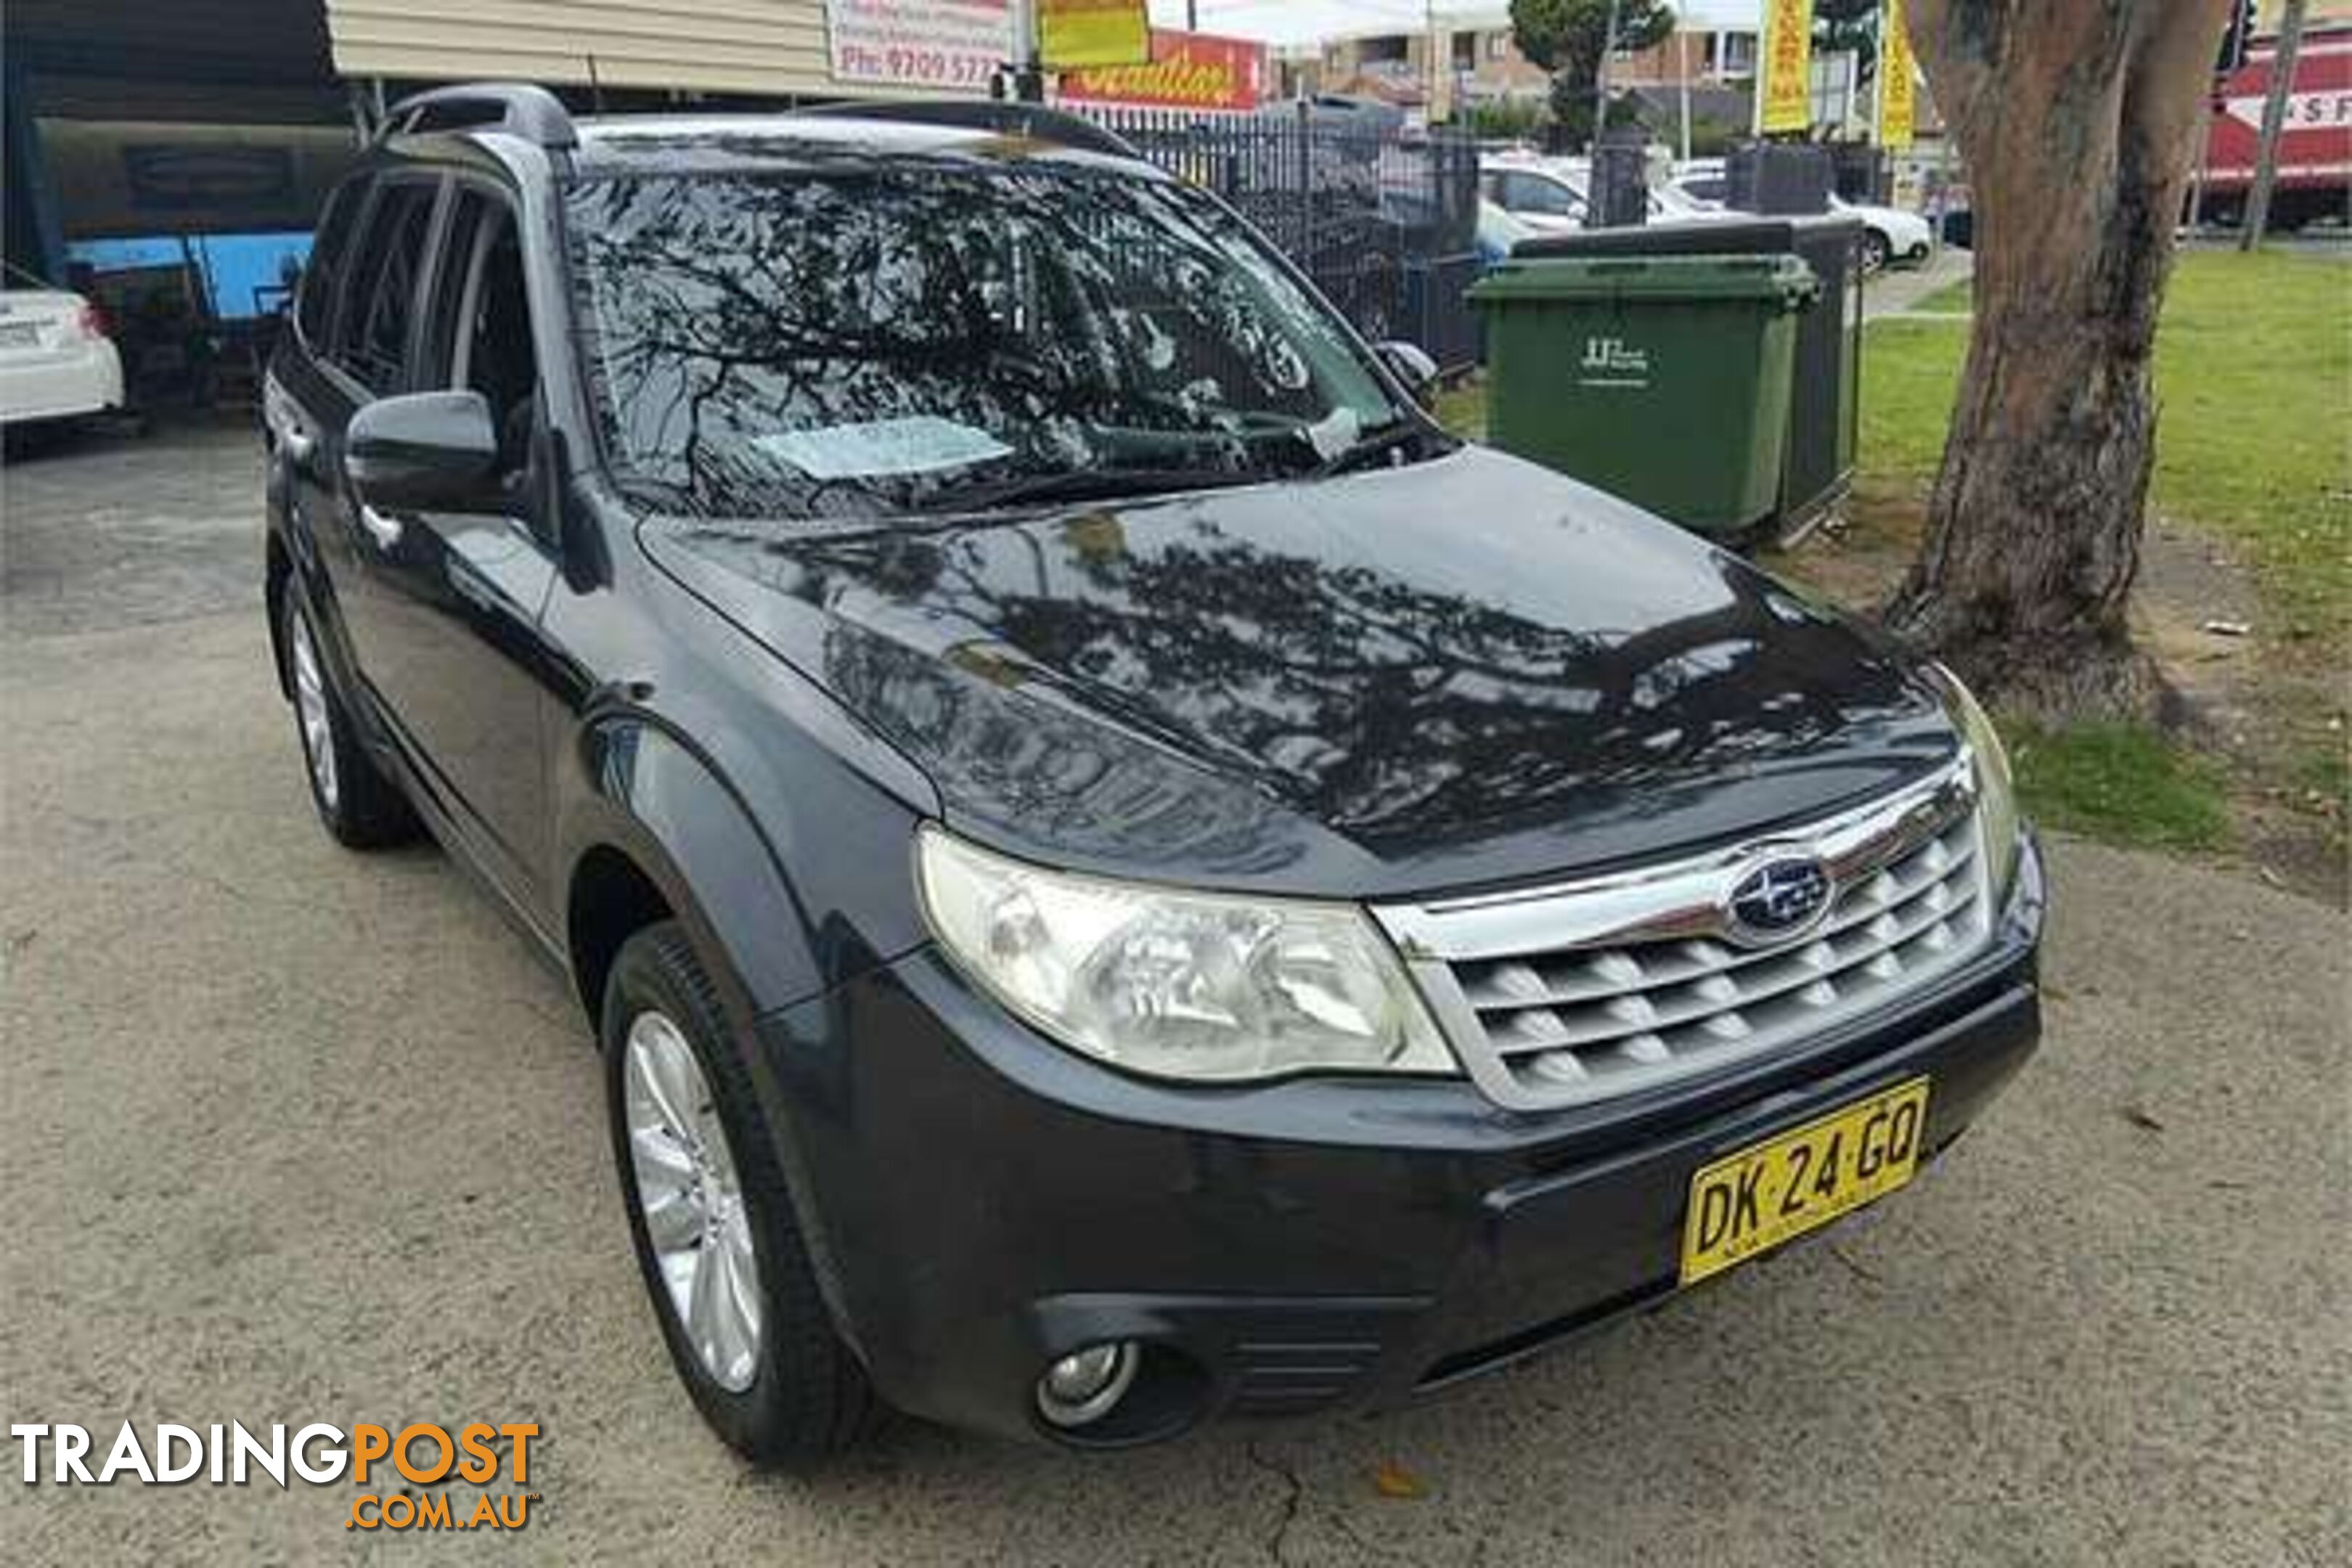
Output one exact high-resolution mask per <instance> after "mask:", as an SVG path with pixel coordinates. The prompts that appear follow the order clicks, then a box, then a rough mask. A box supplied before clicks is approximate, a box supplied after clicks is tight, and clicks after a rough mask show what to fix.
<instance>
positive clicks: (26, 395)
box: [0, 277, 122, 425]
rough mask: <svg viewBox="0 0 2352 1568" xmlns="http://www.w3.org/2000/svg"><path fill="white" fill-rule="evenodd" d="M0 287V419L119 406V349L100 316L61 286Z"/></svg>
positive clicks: (12, 282)
mask: <svg viewBox="0 0 2352 1568" xmlns="http://www.w3.org/2000/svg"><path fill="white" fill-rule="evenodd" d="M7 283H8V287H6V288H5V289H0V425H18V424H28V423H30V422H31V421H33V420H36V419H71V418H76V417H79V416H82V415H87V414H100V413H104V412H105V411H106V410H108V409H110V408H120V407H121V406H122V356H121V355H120V354H118V353H115V350H114V343H113V341H112V340H111V339H110V338H109V337H108V336H107V334H106V318H105V317H104V316H103V315H101V314H100V311H99V310H98V307H97V306H95V305H93V304H91V303H90V302H89V300H85V299H83V298H82V297H81V296H80V295H79V294H74V293H69V292H68V291H67V290H65V289H48V288H40V287H26V288H19V287H16V279H15V278H14V277H11V278H10V279H7Z"/></svg>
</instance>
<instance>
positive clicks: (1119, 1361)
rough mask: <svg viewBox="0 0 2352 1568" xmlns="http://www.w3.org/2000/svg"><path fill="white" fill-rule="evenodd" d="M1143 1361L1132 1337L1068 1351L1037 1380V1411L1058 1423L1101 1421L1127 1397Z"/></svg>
mask: <svg viewBox="0 0 2352 1568" xmlns="http://www.w3.org/2000/svg"><path fill="white" fill-rule="evenodd" d="M1141 1361H1142V1357H1141V1356H1139V1354H1137V1352H1136V1348H1135V1342H1134V1341H1132V1340H1120V1341H1118V1342H1115V1343H1112V1344H1107V1345H1089V1346H1087V1348H1086V1349H1085V1350H1082V1351H1077V1352H1073V1353H1071V1354H1069V1355H1066V1356H1064V1357H1063V1358H1062V1359H1061V1360H1059V1361H1057V1362H1055V1363H1051V1364H1050V1365H1048V1366H1047V1367H1046V1368H1045V1375H1044V1376H1043V1377H1040V1378H1039V1379H1038V1380H1037V1413H1038V1414H1039V1415H1043V1416H1045V1419H1046V1420H1047V1421H1049V1422H1051V1423H1053V1424H1054V1425H1055V1426H1086V1425H1087V1423H1088V1422H1090V1421H1098V1420H1100V1419H1101V1418H1102V1417H1103V1416H1105V1415H1108V1414H1110V1408H1111V1406H1112V1405H1117V1404H1118V1402H1119V1401H1120V1400H1121V1399H1122V1398H1124V1397H1126V1394H1127V1391H1128V1389H1129V1386H1131V1385H1132V1384H1134V1382H1135V1369H1136V1367H1137V1365H1138V1364H1139V1363H1140V1362H1141Z"/></svg>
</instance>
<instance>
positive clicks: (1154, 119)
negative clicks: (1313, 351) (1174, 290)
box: [1083, 104, 1478, 371]
mask: <svg viewBox="0 0 2352 1568" xmlns="http://www.w3.org/2000/svg"><path fill="white" fill-rule="evenodd" d="M1083 112H1085V113H1086V115H1087V118H1088V119H1090V120H1093V121H1096V122H1097V124H1100V125H1102V126H1104V127H1105V128H1106V129H1108V130H1111V131H1115V132H1118V134H1119V135H1121V136H1123V137H1125V138H1127V140H1128V141H1129V142H1132V143H1133V144H1134V145H1135V148H1136V150H1137V151H1138V152H1139V153H1142V155H1143V156H1144V157H1145V158H1147V159H1149V160H1150V161H1151V162H1152V163H1156V164H1158V165H1160V167H1161V168H1163V169H1166V170H1168V171H1169V172H1170V173H1171V174H1178V175H1180V176H1181V177H1182V178H1184V179H1187V180H1190V181H1192V183H1193V184H1197V185H1200V186H1202V187H1203V188H1205V189H1208V190H1212V191H1214V192H1216V193H1217V194H1218V195H1221V196H1223V197H1224V199H1225V200H1227V201H1229V202H1231V203H1232V204H1233V205H1234V206H1235V207H1237V208H1238V209H1240V211H1241V212H1242V214H1243V215H1244V216H1246V217H1247V218H1248V219H1249V220H1250V221H1251V222H1252V223H1254V224H1255V225H1256V226H1258V228H1260V229H1261V230H1263V231H1264V232H1265V235H1266V237H1268V238H1270V239H1271V240H1273V241H1274V243H1275V244H1276V245H1277V246H1279V247H1282V250H1283V252H1284V253H1285V254H1286V255H1287V256H1288V257H1289V258H1291V259H1292V260H1293V261H1294V262H1296V263H1297V265H1298V267H1299V268H1300V269H1301V270H1302V271H1304V272H1306V273H1307V276H1308V277H1310V278H1312V279H1314V280H1315V284H1316V286H1317V287H1318V288H1319V289H1322V290H1323V292H1324V293H1325V294H1326V295H1327V296H1328V297H1329V299H1330V300H1331V302H1332V303H1333V304H1334V305H1336V306H1338V307H1339V310H1341V311H1342V312H1343V313H1344V314H1345V315H1346V316H1347V317H1348V319H1349V321H1353V322H1354V323H1355V324H1356V327H1357V329H1358V330H1359V331H1361V332H1362V333H1363V334H1364V335H1365V336H1366V337H1368V338H1370V339H1371V340H1372V341H1373V342H1380V341H1381V340H1382V339H1385V338H1404V339H1407V340H1409V341H1411V342H1416V343H1419V344H1420V345H1421V346H1422V347H1423V349H1425V350H1427V351H1428V353H1429V354H1430V356H1431V357H1432V358H1433V359H1434V360H1436V361H1437V363H1438V364H1439V366H1440V367H1441V368H1443V369H1445V370H1449V371H1451V370H1458V369H1461V368H1464V367H1466V366H1467V365H1469V364H1470V363H1473V361H1474V360H1475V358H1476V355H1477V329H1476V325H1475V322H1474V321H1472V319H1471V314H1470V308H1469V305H1468V304H1467V303H1466V302H1465V300H1464V298H1463V295H1464V291H1465V289H1468V288H1469V286H1470V284H1471V283H1472V282H1473V281H1475V279H1476V278H1477V274H1478V254H1477V241H1476V234H1477V226H1478V150H1477V147H1476V146H1475V143H1474V142H1472V141H1471V140H1470V139H1469V138H1468V137H1466V136H1464V135H1460V134H1457V133H1454V132H1414V131H1410V130H1407V129H1406V128H1405V127H1404V126H1402V124H1399V123H1397V122H1394V121H1389V120H1386V119H1384V118H1383V117H1381V116H1379V115H1375V114H1370V113H1363V112H1335V111H1332V110H1322V109H1317V108H1315V107H1313V106H1310V105H1306V104H1300V105H1297V106H1296V107H1293V106H1284V107H1282V108H1280V109H1272V110H1265V111H1263V112H1261V113H1257V114H1191V113H1185V112H1183V111H1181V110H1152V109H1130V108H1113V107H1088V108H1087V109H1086V110H1084V111H1083Z"/></svg>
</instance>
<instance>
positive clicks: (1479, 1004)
mask: <svg viewBox="0 0 2352 1568" xmlns="http://www.w3.org/2000/svg"><path fill="white" fill-rule="evenodd" d="M1975 778H1976V773H1975V763H1974V760H1973V758H1971V757H1970V756H1969V753H1968V752H1965V751H1963V752H1961V753H1960V754H1959V755H1958V757H1957V758H1955V759H1954V760H1953V761H1952V762H1951V763H1948V764H1947V765H1946V766H1944V767H1941V768H1939V769H1938V770H1937V772H1936V773H1933V774H1931V775H1929V776H1928V777H1927V778H1926V779H1924V780H1922V781H1920V782H1919V783H1917V784H1913V785H1910V786H1908V787H1906V788H1905V789H1903V790H1901V791H1899V792H1897V793H1896V794H1895V795H1889V796H1886V797H1885V798H1883V799H1881V800H1877V801H1874V802H1871V803H1869V804H1867V805H1863V806H1860V807H1857V808H1855V809H1853V810H1851V811H1848V812H1844V813H1842V814H1840V815H1838V816H1832V817H1830V818H1828V819H1826V820H1824V821H1822V822H1819V823H1816V824H1814V825H1812V826H1810V827H1807V828H1805V829H1802V830H1801V831H1798V832H1793V833H1783V834H1775V835H1773V836H1771V837H1768V838H1764V839H1759V840H1757V841H1754V842H1751V843H1748V844H1743V845H1740V846H1738V847H1734V848H1731V849H1728V850H1725V851H1721V852H1717V853H1712V854H1708V855H1703V856H1697V857H1693V858H1686V859H1683V860H1678V861H1675V862H1672V863H1669V864H1665V865H1661V866H1655V867H1644V868H1639V869H1636V870H1633V871H1627V872H1621V873H1617V874H1613V875H1609V876H1601V877H1594V878H1588V879H1580V880H1578V881H1575V882H1570V883H1567V884H1561V885H1555V886H1551V887H1548V888H1542V889H1533V890H1528V891H1514V892H1507V893H1501V894H1493V895H1486V896H1479V897H1471V898H1462V899H1451V900H1433V901H1430V902H1425V903H1418V904H1391V905H1382V906H1378V907H1376V908H1375V909H1374V910H1373V911H1372V912H1373V914H1374V916H1375V918H1376V919H1378V920H1379V921H1380V922H1381V925H1382V927H1383V928H1384V929H1385V930H1386V931H1388V933H1389V935H1390V937H1391V939H1392V940H1393V941H1394V942H1396V944H1397V947H1398V950H1399V951H1400V952H1402V954H1403V955H1404V958H1405V962H1406V966H1407V967H1408V969H1409V970H1410V971H1411V972H1412V977H1413V980H1414V982H1415V984H1418V985H1419V986H1420V987H1421V989H1422V993H1423V996H1424V997H1425V998H1426V999H1427V1000H1428V1002H1429V1004H1430V1007H1431V1010H1432V1011H1433V1013H1434V1014H1435V1015H1436V1017H1437V1021H1438V1024H1439V1026H1440V1027H1441V1028H1442V1029H1443V1030H1444V1033H1445V1036H1446V1037H1447V1040H1448V1041H1449V1043H1450V1044H1451V1045H1452V1046H1453V1047H1454V1054H1455V1056H1456V1057H1457V1058H1460V1060H1461V1062H1462V1065H1463V1067H1464V1068H1465V1070H1466V1071H1467V1072H1468V1073H1469V1074H1470V1077H1471V1078H1472V1079H1473V1080H1474V1081H1475V1082H1476V1083H1477V1084H1478V1086H1479V1087H1480V1088H1481V1089H1484V1090H1485V1091H1486V1094H1487V1095H1488V1096H1489V1097H1490V1098H1491V1099H1493V1100H1496V1102H1497V1103H1499V1104H1502V1105H1505V1106H1508V1107H1511V1108H1513V1109H1517V1110H1551V1109H1556V1108H1559V1107H1561V1106H1568V1105H1579V1104H1585V1103H1590V1102H1591V1101H1593V1100H1605V1099H1609V1098H1612V1097H1613V1096H1616V1095H1620V1094H1628V1093H1632V1092H1633V1091H1635V1090H1637V1089H1649V1088H1653V1087H1655V1086H1657V1085H1659V1084H1662V1083H1667V1082H1672V1081H1675V1080H1676V1079H1683V1078H1687V1077H1691V1076H1695V1075H1697V1074H1700V1073H1706V1072H1712V1071H1714V1070H1717V1068H1723V1067H1726V1066H1728V1065H1730V1064H1733V1063H1736V1062H1739V1061H1744V1060H1747V1059H1749V1058H1754V1057H1757V1056H1760V1055H1763V1054H1765V1053H1767V1052H1769V1051H1772V1050H1775V1049H1779V1048H1781V1047H1786V1046H1788V1045H1790V1044H1791V1043H1793V1042H1795V1041H1798V1040H1801V1039H1802V1038H1805V1037H1808V1036H1811V1035H1813V1034H1816V1033H1818V1032H1820V1031H1821V1030H1822V1029H1825V1028H1828V1027H1831V1026H1834V1025H1836V1024H1839V1023H1842V1022H1843V1021H1844V1020H1846V1019H1848V1018H1850V1017H1853V1016H1859V1015H1860V1014H1862V1013H1864V1012H1867V1011H1869V1010H1871V1009H1873V1008H1875V1007H1879V1006H1883V1005H1885V1004H1887V1003H1889V1002H1891V1001H1894V1000H1895V999H1897V998H1899V997H1901V996H1904V995H1906V994H1910V993H1911V992H1912V991H1914V990H1916V989H1917V988H1918V987H1919V986H1921V985H1923V984H1927V982H1929V981H1931V980H1933V979H1934V978H1935V977H1936V976H1937V975H1938V974H1940V973H1944V972H1946V971H1947V970H1948V969H1950V968H1952V967H1954V966H1956V965H1958V963H1961V962H1962V961H1964V960H1965V959H1967V958H1968V957H1969V955H1970V954H1971V953H1973V952H1976V951H1977V950H1978V949H1979V948H1981V947H1982V946H1983V945H1984V943H1985V942H1987V941H1988V940H1989V939H1990V936H1991V932H1992V910H1990V889H1989V888H1988V886H1987V884H1986V880H1985V875H1986V873H1985V868H1986V858H1985V855H1984V852H1983V843H1982V831H1981V827H1980V825H1979V813H1978V812H1977V810H1976V784H1975ZM1791 855H1811V856H1814V857H1817V858H1820V860H1821V861H1822V864H1823V865H1824V866H1826V867H1827V868H1828V869H1829V872H1830V875H1831V878H1832V883H1833V885H1834V888H1835V892H1834V895H1833V900H1832V904H1831V906H1830V910H1829V912H1828V914H1827V915H1826V916H1825V917H1823V918H1822V920H1821V921H1820V923H1819V924H1817V925H1816V926H1815V927H1814V928H1813V929H1811V930H1810V931H1804V932H1802V933H1801V934H1800V935H1798V936H1795V937H1793V938H1792V939H1791V940H1790V941H1789V942H1784V943H1781V944H1779V945H1777V946H1768V947H1760V948H1759V947H1755V946H1748V945H1741V944H1739V943H1738V942H1735V941H1734V940H1733V939H1732V937H1731V934H1730V932H1729V931H1728V929H1727V918H1726V913H1725V908H1726V904H1727V900H1728V896H1729V893H1730V890H1731V889H1732V887H1733V886H1734V885H1735V884H1736V883H1737V882H1738V880H1739V879H1741V878H1742V877H1744V876H1746V875H1747V874H1748V872H1749V871H1750V870H1752V869H1753V868H1756V867H1757V866H1759V865H1760V864H1763V863H1765V862H1767V861H1769V860H1773V859H1776V858H1785V857H1789V856H1791Z"/></svg>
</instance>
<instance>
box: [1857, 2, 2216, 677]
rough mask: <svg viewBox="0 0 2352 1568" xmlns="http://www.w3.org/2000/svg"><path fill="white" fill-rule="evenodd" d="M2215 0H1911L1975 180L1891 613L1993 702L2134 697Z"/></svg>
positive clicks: (1925, 55)
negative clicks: (1953, 341)
mask: <svg viewBox="0 0 2352 1568" xmlns="http://www.w3.org/2000/svg"><path fill="white" fill-rule="evenodd" d="M2226 5H2227V0H2033V3H2032V4H2017V3H2014V0H1913V4H1912V5H1911V6H1910V7H1909V16H1910V18H1911V28H1912V37H1913V45H1914V47H1915V50H1916V54H1917V56H1918V58H1919V61H1920V64H1921V66H1922V68H1924V69H1925V71H1926V73H1927V82H1928V86H1929V88H1930V89H1931V90H1932V91H1933V92H1934V94H1935V99H1936V103H1937V107H1938V108H1939V109H1940V110H1942V111H1943V113H1944V116H1945V119H1946V121H1947V123H1948V126H1949V127H1950V132H1951V134H1952V135H1953V136H1954V137H1955V139H1956V140H1957V142H1958V146H1959V149H1960V153H1961V155H1962V157H1963V158H1964V159H1965V160H1966V161H1967V164H1968V171H1969V182H1970V184H1971V186H1972V187H1973V190H1974V193H1975V218H1976V285H1975V289H1976V304H1975V323H1974V327H1973V330H1972V332H1971V335H1970V337H1969V354H1968V363H1967V367H1966V369H1965V370H1964V371H1963V372H1962V374H1961V377H1960V386H1959V393H1958V399H1957V402H1956V405H1955V407H1954V411H1953V416H1952V428H1951V434H1950V436H1949V437H1948V440H1947V443H1946V446H1945V448H1944V460H1943V466H1942V468H1941V469H1940V470H1939V471H1938V473H1937V478H1936V486H1935V490H1934V493H1933V495H1932V496H1931V498H1930V500H1929V502H1928V510H1927V537H1926V540H1925V542H1923V544H1922V546H1921V550H1920V554H1919V558H1918V560H1917V561H1916V563H1914V564H1913V566H1912V569H1911V573H1910V575H1909V577H1908V579H1907V580H1906V582H1905V584H1904V585H1903V588H1902V589H1901V591H1900V592H1899V593H1898V594H1897V595H1896V596H1895V601H1894V603H1893V604H1892V605H1889V607H1888V611H1887V618H1888V621H1889V623H1890V624H1891V625H1892V626H1894V627H1895V629H1896V630H1897V631H1899V632H1901V633H1902V634H1904V635H1905V636H1906V637H1907V638H1909V639H1910V640H1912V641H1913V642H1915V643H1916V644H1918V645H1920V646H1922V647H1927V648H1931V649H1933V650H1935V651H1936V652H1937V653H1940V654H1941V655H1943V656H1944V657H1945V658H1947V659H1948V660H1949V661H1950V662H1952V663H1953V664H1954V665H1955V666H1956V667H1958V668H1959V669H1960V670H1961V672H1962V673H1963V674H1964V675H1966V676H1967V677H1968V678H1969V680H1970V682H1971V684H1974V685H1977V686H1978V687H1979V689H1983V690H1987V691H1989V692H1990V693H1991V694H1993V695H1995V696H1997V697H1998V698H1999V699H2000V700H2001V701H2002V702H2003V704H2004V705H2006V706H2008V707H2011V709H2013V710H2020V711H2023V712H2026V713H2029V714H2032V715H2035V716H2037V717H2041V718H2044V719H2050V720H2059V721H2063V720H2065V719H2070V718H2074V717H2080V716H2085V715H2096V714H2131V713H2138V712H2143V711H2145V710H2147V706H2148V704H2149V703H2150V701H2151V700H2152V699H2153V697H2154V694H2155V690H2156V687H2155V682H2154V679H2153V677H2152V673H2151V671H2150V669H2149V667H2148V666H2147V662H2146V661H2145V660H2144V659H2143V658H2141V657H2140V656H2139V655H2138V654H2137V652H2136V651H2135V650H2134V648H2133V647H2132V643H2131V636H2130V630H2129V626H2128V623H2127V621H2126V605H2127V602H2128V600H2129V597H2130V594H2131V588H2132V583H2133V580H2134V578H2135V577H2136V576H2137V574H2138V570H2139V545H2140V531H2141V527H2142V522H2143V519H2144V508H2145V504H2146V501H2147V482H2148V475H2149V472H2150V469H2151V468H2152V467H2153V465H2154V461H2155V455H2156V405H2155V397H2154V391H2153V387H2152V384H2151V375H2150V373H2151V368H2152V354H2153V350H2154V347H2155V341H2156V324H2157V312H2158V308H2159V307H2160V306H2161V304H2162V302H2163V296H2164V285H2165V280H2166V278H2167V275H2168V272H2169V270H2170V267H2171V260H2172V246H2173V215H2174V214H2176V213H2178V212H2179V210H2180V203H2181V198H2182V196H2183V195H2184V194H2185V191H2186V187H2187V183H2188V179H2189V165H2190V161H2191V152H2192V147H2193V135H2192V133H2193V132H2195V130H2196V128H2197V126H2198V124H2199V121H2200V115H2201V114H2202V111H2203V106H2204V89H2205V85H2206V78H2207V75H2208V73H2209V72H2210V68H2211V65H2212V58H2213V49H2214V45H2215V40H2217V39H2218V38H2219V37H2221V20H2222V14H2223V11H2224V10H2225V8H2226Z"/></svg>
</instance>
